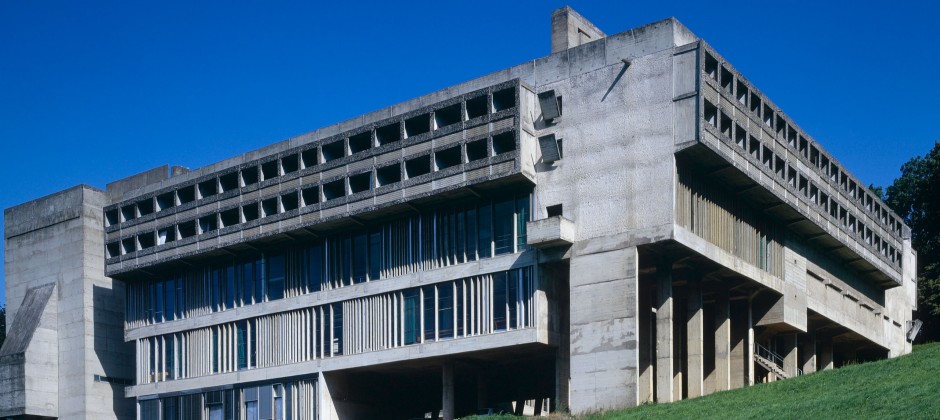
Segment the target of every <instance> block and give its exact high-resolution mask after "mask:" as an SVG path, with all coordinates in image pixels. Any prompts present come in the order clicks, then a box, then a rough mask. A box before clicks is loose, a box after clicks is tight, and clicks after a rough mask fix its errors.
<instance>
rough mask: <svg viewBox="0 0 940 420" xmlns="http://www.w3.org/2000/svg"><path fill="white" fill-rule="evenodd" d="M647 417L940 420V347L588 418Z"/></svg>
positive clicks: (924, 346) (608, 419)
mask: <svg viewBox="0 0 940 420" xmlns="http://www.w3.org/2000/svg"><path fill="white" fill-rule="evenodd" d="M646 417H667V418H768V417H770V418H806V419H810V418H811V419H837V418H839V419H841V418H907V419H911V418H940V343H931V344H925V345H921V346H915V347H914V352H913V353H912V354H910V355H908V356H904V357H899V358H896V359H891V360H883V361H879V362H873V363H865V364H860V365H853V366H847V367H844V368H841V369H836V370H831V371H825V372H819V373H815V374H812V375H807V376H802V377H799V378H795V379H791V380H786V381H780V382H774V383H770V384H760V385H757V386H753V387H749V388H744V389H739V390H734V391H728V392H720V393H717V394H714V395H711V396H708V397H704V398H697V399H693V400H687V401H680V402H678V403H675V404H662V405H645V406H641V407H638V408H635V409H630V410H624V411H617V412H610V413H605V414H603V415H598V416H589V417H587V418H590V419H603V420H612V419H632V418H646Z"/></svg>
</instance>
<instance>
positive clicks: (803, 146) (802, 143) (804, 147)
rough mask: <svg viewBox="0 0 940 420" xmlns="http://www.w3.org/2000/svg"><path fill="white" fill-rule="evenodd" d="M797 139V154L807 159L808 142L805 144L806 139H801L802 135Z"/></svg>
mask: <svg viewBox="0 0 940 420" xmlns="http://www.w3.org/2000/svg"><path fill="white" fill-rule="evenodd" d="M799 138H800V140H799V141H800V149H799V152H800V154H801V155H803V158H806V159H809V145H808V144H809V142H807V141H806V137H803V136H802V135H801V136H799Z"/></svg>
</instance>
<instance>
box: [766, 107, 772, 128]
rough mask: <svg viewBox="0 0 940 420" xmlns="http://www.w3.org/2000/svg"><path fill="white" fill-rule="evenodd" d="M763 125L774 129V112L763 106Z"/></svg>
mask: <svg viewBox="0 0 940 420" xmlns="http://www.w3.org/2000/svg"><path fill="white" fill-rule="evenodd" d="M764 125H766V126H768V127H770V128H774V110H773V109H770V107H769V106H767V104H764Z"/></svg>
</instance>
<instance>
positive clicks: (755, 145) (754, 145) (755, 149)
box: [748, 136, 760, 160]
mask: <svg viewBox="0 0 940 420" xmlns="http://www.w3.org/2000/svg"><path fill="white" fill-rule="evenodd" d="M748 152H749V153H750V154H751V157H753V158H754V159H757V160H760V140H758V139H757V138H756V137H754V136H751V145H750V147H749V148H748Z"/></svg>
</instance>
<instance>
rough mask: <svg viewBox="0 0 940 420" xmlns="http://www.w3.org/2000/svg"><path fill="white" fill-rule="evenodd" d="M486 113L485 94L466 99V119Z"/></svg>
mask: <svg viewBox="0 0 940 420" xmlns="http://www.w3.org/2000/svg"><path fill="white" fill-rule="evenodd" d="M486 114H487V109H486V95H484V96H477V97H476V98H470V99H467V119H468V120H472V119H474V118H478V117H482V116H484V115H486Z"/></svg>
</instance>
